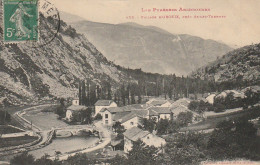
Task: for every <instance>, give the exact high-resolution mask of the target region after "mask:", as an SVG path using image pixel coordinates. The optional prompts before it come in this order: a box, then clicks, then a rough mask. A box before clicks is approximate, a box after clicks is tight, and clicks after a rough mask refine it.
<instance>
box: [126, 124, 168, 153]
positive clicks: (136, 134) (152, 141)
mask: <svg viewBox="0 0 260 165" xmlns="http://www.w3.org/2000/svg"><path fill="white" fill-rule="evenodd" d="M139 139H140V140H141V141H143V142H144V143H145V144H146V145H148V146H154V147H157V148H159V147H162V146H164V145H165V144H166V141H165V140H164V139H163V138H161V137H158V136H156V135H154V134H152V133H150V132H148V131H143V130H141V129H140V128H137V127H132V128H130V129H128V130H126V131H125V132H124V152H125V153H127V152H129V151H130V150H132V147H133V142H135V141H137V140H139Z"/></svg>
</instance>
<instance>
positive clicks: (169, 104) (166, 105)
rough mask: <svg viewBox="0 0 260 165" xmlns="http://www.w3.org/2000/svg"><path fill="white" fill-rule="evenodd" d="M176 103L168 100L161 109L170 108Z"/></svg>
mask: <svg viewBox="0 0 260 165" xmlns="http://www.w3.org/2000/svg"><path fill="white" fill-rule="evenodd" d="M174 102H175V101H174V100H167V101H166V102H165V103H164V104H162V105H161V106H160V107H170V106H171V105H172V104H173V103H174Z"/></svg>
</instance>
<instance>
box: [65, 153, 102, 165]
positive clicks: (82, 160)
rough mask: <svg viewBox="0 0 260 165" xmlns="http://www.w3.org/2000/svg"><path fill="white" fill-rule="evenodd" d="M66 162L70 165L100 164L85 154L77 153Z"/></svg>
mask: <svg viewBox="0 0 260 165" xmlns="http://www.w3.org/2000/svg"><path fill="white" fill-rule="evenodd" d="M65 162H66V163H68V165H88V164H89V165H90V164H98V163H100V162H99V161H97V160H93V159H90V158H88V157H87V155H86V154H84V153H77V154H76V155H74V156H69V157H68V159H67V160H66V161H65Z"/></svg>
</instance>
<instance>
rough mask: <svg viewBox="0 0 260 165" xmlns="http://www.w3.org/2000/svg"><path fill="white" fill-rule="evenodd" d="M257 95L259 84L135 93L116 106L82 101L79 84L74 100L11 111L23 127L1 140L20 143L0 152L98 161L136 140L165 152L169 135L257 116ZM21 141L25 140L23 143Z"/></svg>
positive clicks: (109, 101)
mask: <svg viewBox="0 0 260 165" xmlns="http://www.w3.org/2000/svg"><path fill="white" fill-rule="evenodd" d="M83 89H84V87H83ZM84 90H85V89H84ZM259 93H260V88H259V86H250V87H246V88H243V89H239V90H223V91H221V92H212V93H203V94H189V95H188V97H180V98H177V99H176V98H174V99H170V98H169V97H167V96H166V95H161V96H141V99H140V97H135V99H137V100H136V102H138V99H139V101H140V100H142V101H141V102H138V104H136V103H135V101H134V102H133V101H132V103H133V104H131V102H130V101H127V99H126V100H125V103H126V105H122V103H121V104H120V105H118V103H120V102H118V100H114V99H115V98H114V99H113V100H112V99H96V100H97V101H96V102H95V103H94V105H93V106H91V105H90V104H88V103H87V100H91V99H86V98H87V96H89V95H88V92H87V91H85V92H83V90H82V86H81V87H80V88H79V90H78V94H77V95H76V97H74V98H69V99H66V100H65V99H63V98H61V99H59V100H57V101H56V103H55V104H53V102H50V103H49V104H46V103H45V104H43V105H37V106H32V107H29V108H25V109H24V110H21V111H17V110H16V111H14V112H15V113H14V114H12V120H13V119H15V120H16V121H19V123H20V124H21V126H22V127H23V128H21V127H20V128H19V127H17V126H12V125H10V126H6V127H10V128H11V127H12V129H14V130H13V132H10V133H8V132H7V134H4V133H2V134H1V138H3V139H4V140H7V139H10V142H9V143H10V144H11V141H13V140H15V139H17V140H16V141H17V142H16V143H17V144H19V145H18V146H12V145H11V146H7V144H6V145H4V148H2V149H1V151H0V154H1V155H2V156H3V155H11V154H14V153H23V151H24V149H26V150H27V151H29V154H30V153H31V154H33V155H34V156H36V158H40V157H41V156H43V155H44V154H47V155H48V159H59V160H66V159H68V158H69V157H71V156H75V155H76V154H79V153H87V154H92V157H94V158H95V157H96V158H97V159H104V158H105V159H113V158H115V157H116V156H117V155H120V156H124V155H126V154H129V152H130V153H131V152H133V147H134V145H136V143H138V142H142V143H143V144H144V145H145V146H149V147H155V148H157V150H158V152H159V153H164V152H165V148H167V143H168V141H169V138H170V139H171V138H174V137H175V136H179V135H180V134H187V133H188V134H189V133H190V132H197V133H199V134H201V135H202V136H205V137H207V136H209V135H210V134H211V133H212V132H213V131H215V128H216V127H218V124H219V123H221V122H225V121H234V120H235V119H236V118H238V117H242V116H247V115H250V113H256V114H258V113H259V111H258V110H257V109H258V107H259ZM106 95H107V94H106ZM127 103H129V104H127ZM4 104H6V99H4V98H3V99H2V102H1V105H4ZM254 107H255V108H254ZM251 109H255V110H251ZM252 119H253V120H252ZM248 121H250V122H252V123H254V127H255V128H257V132H256V135H257V136H258V137H259V136H260V128H259V118H255V117H253V116H252V117H251V118H250V120H248ZM10 128H8V129H10ZM15 130H18V131H15ZM20 139H27V143H24V142H25V141H24V140H20ZM30 139H31V140H30ZM91 139H92V140H91ZM28 142H30V143H28ZM69 144H73V145H69ZM59 146H63V147H59ZM93 153H96V154H97V155H93ZM100 154H101V155H100Z"/></svg>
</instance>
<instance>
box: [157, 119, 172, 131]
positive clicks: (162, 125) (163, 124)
mask: <svg viewBox="0 0 260 165" xmlns="http://www.w3.org/2000/svg"><path fill="white" fill-rule="evenodd" d="M168 128H169V120H168V119H160V121H159V122H158V123H157V125H156V130H157V134H159V135H162V134H167V133H168Z"/></svg>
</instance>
